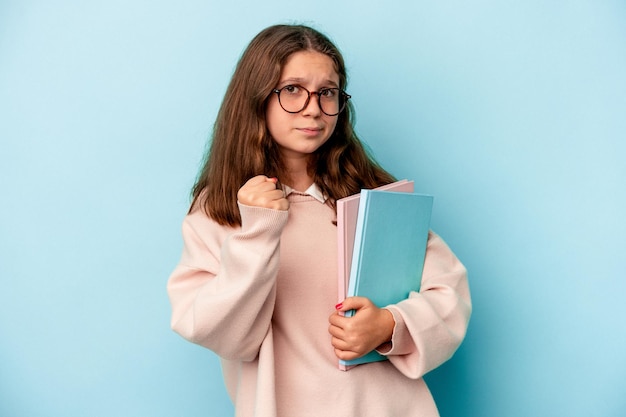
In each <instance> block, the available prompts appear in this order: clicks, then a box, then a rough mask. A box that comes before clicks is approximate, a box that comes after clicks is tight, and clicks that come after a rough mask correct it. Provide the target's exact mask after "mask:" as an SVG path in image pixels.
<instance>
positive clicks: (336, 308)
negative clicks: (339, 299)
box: [335, 303, 343, 310]
mask: <svg viewBox="0 0 626 417" xmlns="http://www.w3.org/2000/svg"><path fill="white" fill-rule="evenodd" d="M341 307H343V303H339V304H337V305H336V306H335V310H341Z"/></svg>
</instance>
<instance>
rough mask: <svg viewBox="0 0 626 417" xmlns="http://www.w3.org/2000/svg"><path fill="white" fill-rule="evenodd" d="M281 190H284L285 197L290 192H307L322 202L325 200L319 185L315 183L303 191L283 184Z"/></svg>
mask: <svg viewBox="0 0 626 417" xmlns="http://www.w3.org/2000/svg"><path fill="white" fill-rule="evenodd" d="M283 191H285V197H287V196H288V195H289V194H291V193H298V194H307V195H310V196H311V197H313V198H314V199H316V200H317V201H319V202H320V203H322V204H323V203H325V202H326V196H325V195H324V194H323V193H322V190H320V187H318V186H317V184H315V183H313V184H311V186H310V187H309V188H307V189H306V190H304V191H297V190H294V189H293V188H291V187H290V186H288V185H285V184H283Z"/></svg>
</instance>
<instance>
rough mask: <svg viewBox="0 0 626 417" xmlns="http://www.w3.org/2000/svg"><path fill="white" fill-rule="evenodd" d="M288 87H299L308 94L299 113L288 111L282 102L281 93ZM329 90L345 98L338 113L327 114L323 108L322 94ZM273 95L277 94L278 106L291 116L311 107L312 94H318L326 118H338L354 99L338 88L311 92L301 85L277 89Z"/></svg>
mask: <svg viewBox="0 0 626 417" xmlns="http://www.w3.org/2000/svg"><path fill="white" fill-rule="evenodd" d="M288 87H298V88H301V89H303V90H304V91H306V94H307V98H306V101H305V102H304V105H303V106H302V108H301V109H300V110H298V111H289V110H287V109H286V108H285V107H284V106H283V103H281V101H280V93H281V91H283V90H284V89H285V88H288ZM329 90H336V91H337V92H338V93H339V94H341V95H342V96H343V103H342V104H341V108H340V109H339V111H338V112H337V113H332V114H330V113H326V112H325V111H324V108H323V107H322V102H321V101H320V94H322V93H324V92H325V91H329ZM272 93H275V94H276V95H277V96H278V104H280V107H281V108H282V109H283V110H284V111H286V112H287V113H291V114H296V113H300V112H301V111H302V110H304V109H306V107H307V106H308V105H309V102H310V101H311V94H316V95H317V105H318V106H319V108H320V110H321V111H322V113H324V114H325V115H326V116H337V115H338V114H339V113H341V112H342V111H344V110H345V108H346V105H347V104H348V100H350V99H351V98H352V96H351V95H350V94H348V93H346V92H345V91H343V90H342V89H341V88H336V87H331V88H321V89H320V90H319V91H309V90H307V89H306V88H304V87H302V86H301V85H297V84H289V85H286V86H284V87H282V88H275V89H273V90H272Z"/></svg>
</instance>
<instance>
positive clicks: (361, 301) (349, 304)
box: [336, 297, 372, 312]
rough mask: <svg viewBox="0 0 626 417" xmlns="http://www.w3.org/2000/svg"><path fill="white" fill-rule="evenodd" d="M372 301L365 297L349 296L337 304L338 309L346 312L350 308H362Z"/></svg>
mask: <svg viewBox="0 0 626 417" xmlns="http://www.w3.org/2000/svg"><path fill="white" fill-rule="evenodd" d="M371 304H372V302H371V301H370V300H369V299H368V298H365V297H348V298H346V299H345V300H343V302H342V303H340V304H337V306H336V309H337V311H341V312H346V311H348V310H360V309H362V308H364V307H367V306H370V305H371Z"/></svg>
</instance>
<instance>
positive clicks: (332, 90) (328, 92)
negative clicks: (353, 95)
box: [319, 88, 337, 98]
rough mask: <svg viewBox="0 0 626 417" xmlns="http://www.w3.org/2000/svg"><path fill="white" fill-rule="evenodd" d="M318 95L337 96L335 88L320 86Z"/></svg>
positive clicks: (325, 96)
mask: <svg viewBox="0 0 626 417" xmlns="http://www.w3.org/2000/svg"><path fill="white" fill-rule="evenodd" d="M319 95H320V97H324V98H335V97H336V96H337V89H336V88H322V89H321V90H320V92H319Z"/></svg>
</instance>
